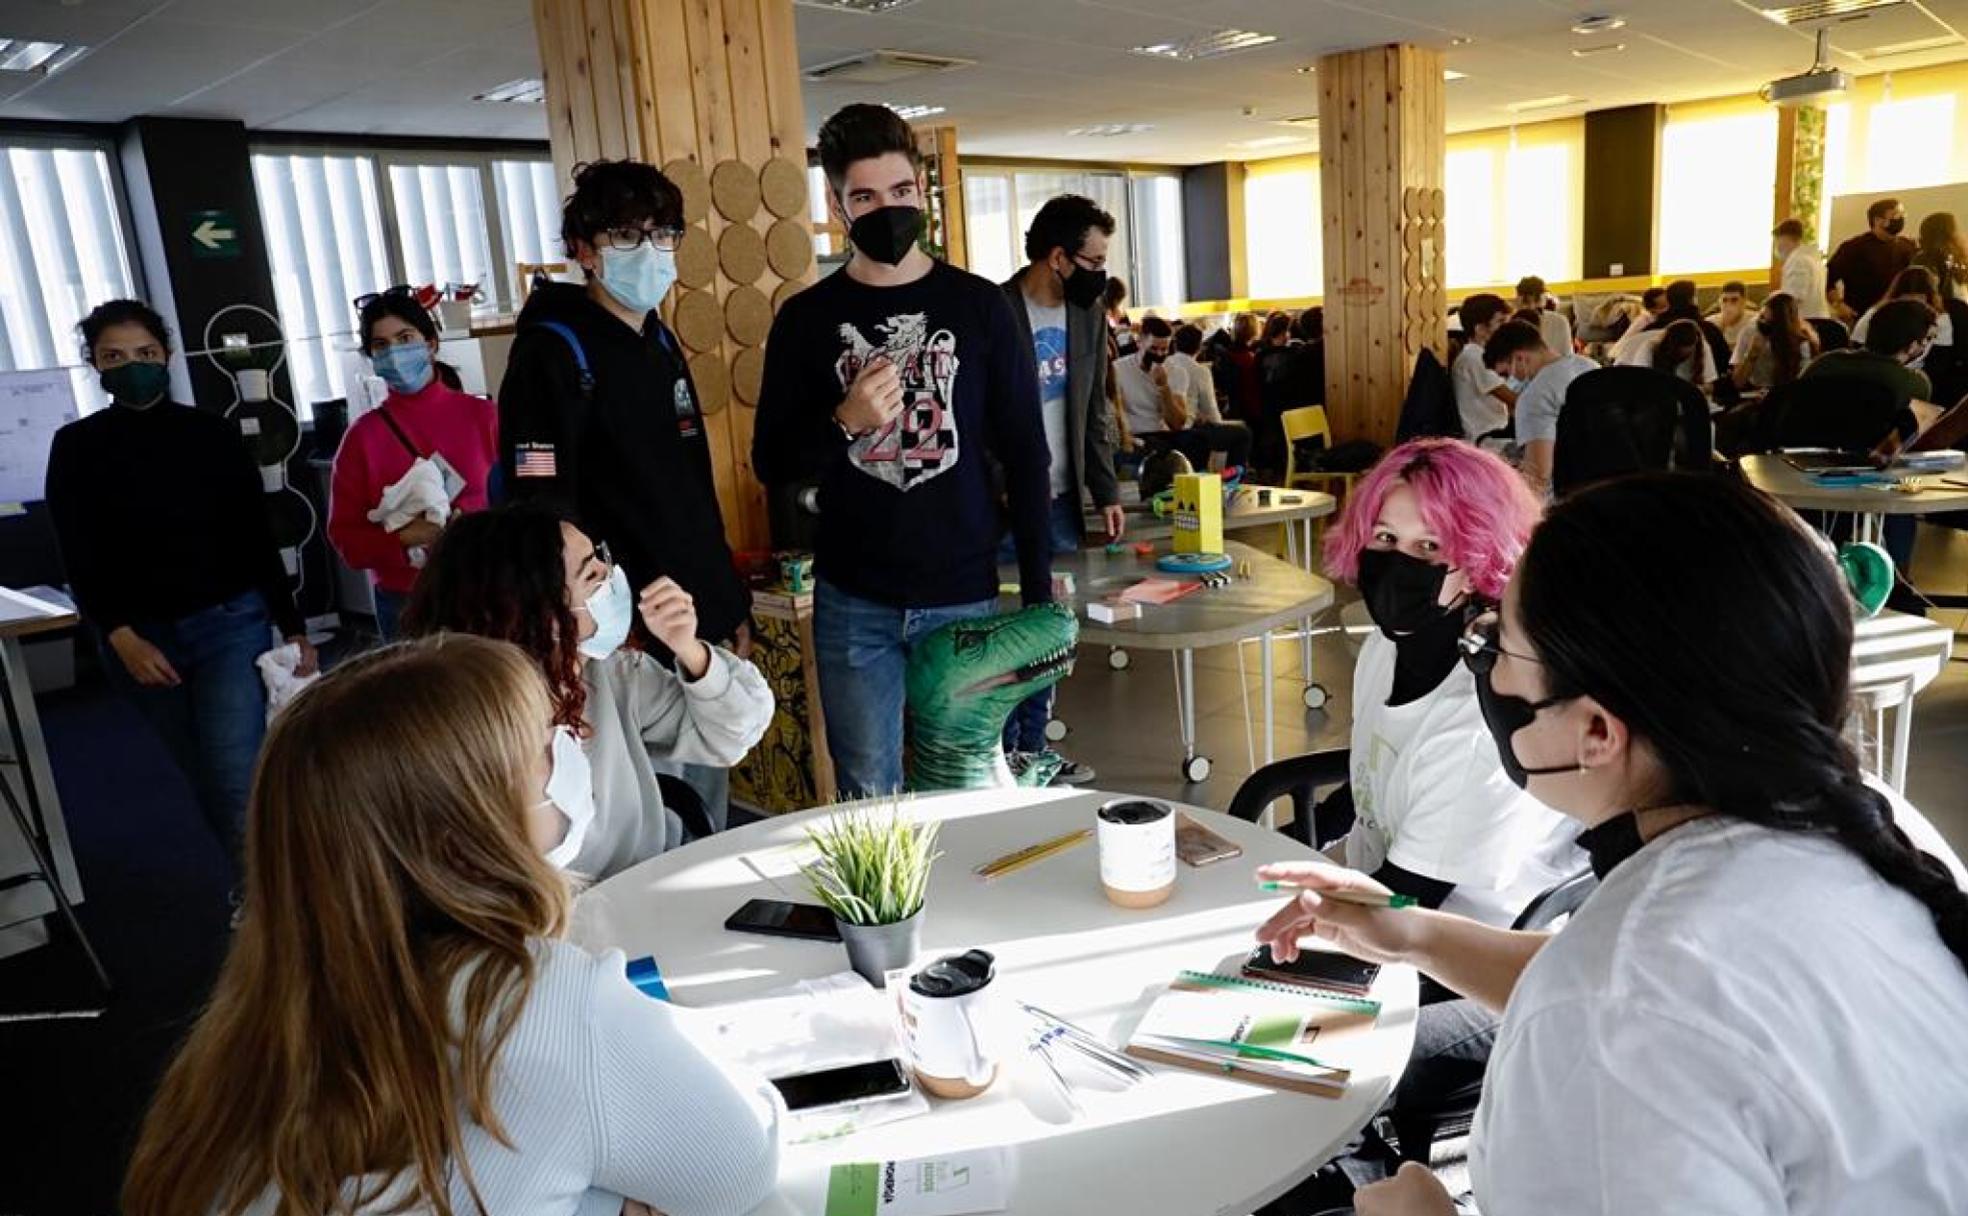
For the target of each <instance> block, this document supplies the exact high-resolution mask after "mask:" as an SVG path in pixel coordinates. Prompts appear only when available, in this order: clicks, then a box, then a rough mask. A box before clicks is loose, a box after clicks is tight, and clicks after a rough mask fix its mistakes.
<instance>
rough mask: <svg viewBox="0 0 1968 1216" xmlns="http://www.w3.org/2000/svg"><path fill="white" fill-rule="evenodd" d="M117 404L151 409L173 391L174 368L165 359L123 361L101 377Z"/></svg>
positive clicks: (106, 391) (105, 390)
mask: <svg viewBox="0 0 1968 1216" xmlns="http://www.w3.org/2000/svg"><path fill="white" fill-rule="evenodd" d="M98 379H99V380H100V381H101V383H102V387H103V392H105V393H108V394H109V395H110V396H111V397H113V398H115V400H116V404H118V405H121V406H127V407H128V408H130V409H133V410H147V409H149V408H150V407H151V406H153V405H156V404H157V403H158V402H159V401H162V400H163V399H164V394H165V393H168V392H170V391H171V369H170V368H169V367H168V366H166V365H165V364H162V363H119V364H117V365H116V366H115V367H111V368H106V369H104V370H103V372H102V374H101V375H100V376H99V377H98Z"/></svg>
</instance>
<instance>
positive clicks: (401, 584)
mask: <svg viewBox="0 0 1968 1216" xmlns="http://www.w3.org/2000/svg"><path fill="white" fill-rule="evenodd" d="M361 305H362V316H361V322H360V324H359V326H358V330H357V332H359V333H360V334H361V335H362V349H363V353H365V354H367V355H368V356H369V361H370V364H371V365H372V366H374V368H375V369H376V374H377V375H378V376H381V377H382V378H383V381H384V382H385V383H386V384H388V385H389V397H388V399H387V400H385V401H384V402H383V403H382V405H380V406H378V407H377V408H375V409H373V410H371V411H370V412H369V413H367V414H364V415H363V416H362V417H360V418H358V419H356V420H355V422H354V424H353V425H351V426H350V427H349V429H348V434H346V435H344V436H343V437H342V446H341V450H340V451H338V452H336V453H335V475H334V480H333V483H332V486H331V489H330V494H329V507H328V539H329V540H330V541H331V542H332V543H333V544H334V546H335V551H336V552H337V553H339V554H341V555H342V560H343V561H344V562H347V563H348V565H349V566H350V568H351V569H355V570H366V571H368V572H369V577H370V581H371V582H372V583H373V584H374V588H375V596H376V629H377V631H378V632H379V633H381V634H382V636H383V638H384V640H388V639H389V638H391V637H393V636H395V634H396V619H397V615H398V614H399V613H400V612H401V611H402V609H403V604H404V602H405V601H406V600H407V599H408V598H409V595H410V589H411V588H412V587H413V586H415V585H416V582H417V572H418V571H419V570H420V569H422V567H423V559H424V553H425V550H426V549H428V548H429V546H430V545H431V543H432V542H433V541H435V540H436V539H437V536H438V533H439V532H440V531H442V529H443V526H442V525H441V524H437V523H433V522H431V521H430V520H429V519H428V518H427V517H425V516H422V515H419V516H417V517H416V518H414V519H411V520H409V521H408V522H404V521H400V520H399V521H391V520H387V519H386V520H384V521H383V522H381V523H379V522H375V521H372V520H371V519H370V518H369V513H370V512H371V511H373V510H375V509H376V508H377V505H378V504H379V503H380V502H381V501H382V497H383V492H384V491H385V490H387V489H388V488H389V487H390V486H392V485H394V484H396V483H397V482H398V481H400V480H402V478H403V476H404V475H405V474H407V473H408V472H409V471H410V467H411V466H412V465H413V464H415V463H416V462H417V460H418V459H420V458H422V459H427V460H429V461H430V462H431V463H432V464H433V465H435V466H436V467H437V471H438V472H439V473H440V474H441V475H442V477H443V481H444V484H445V488H446V489H447V490H448V491H449V492H450V493H449V496H450V506H451V511H452V513H454V514H455V513H458V512H466V511H482V510H484V509H485V507H486V505H487V486H486V483H487V479H488V478H489V477H490V476H491V475H492V470H493V469H494V468H495V467H496V466H497V463H498V456H499V412H498V409H497V408H496V407H495V406H494V405H493V404H492V402H490V401H488V400H486V399H485V398H483V397H474V396H471V395H469V394H467V393H462V392H459V391H458V390H457V389H455V388H452V387H450V386H449V385H447V384H445V383H444V381H443V379H442V378H441V377H440V376H439V374H438V372H439V368H440V364H439V363H438V362H437V326H436V325H435V324H433V323H432V321H431V318H430V314H429V313H428V312H426V311H424V308H423V306H422V305H420V304H418V303H417V301H416V300H414V299H412V298H411V297H410V295H409V294H408V293H407V292H404V291H401V290H398V289H392V290H390V291H387V292H384V293H382V294H381V295H375V296H368V297H365V298H364V299H363V300H362V301H361ZM390 522H395V523H396V524H397V526H396V527H395V528H394V529H390V528H385V527H384V523H390Z"/></svg>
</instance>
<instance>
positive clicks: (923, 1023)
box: [901, 950, 1000, 1098]
mask: <svg viewBox="0 0 1968 1216" xmlns="http://www.w3.org/2000/svg"><path fill="white" fill-rule="evenodd" d="M995 974H996V960H995V959H993V958H992V957H991V952H990V951H988V950H969V951H966V952H964V953H963V954H955V955H950V956H948V957H946V958H939V959H937V960H936V961H935V962H933V963H931V964H929V965H928V966H927V967H924V968H923V969H922V970H921V971H918V972H916V973H915V974H914V975H912V976H910V977H909V982H908V983H907V984H906V985H903V986H902V989H901V1007H902V1031H903V1036H904V1038H905V1040H906V1042H907V1044H908V1049H909V1058H910V1061H911V1063H912V1064H913V1065H914V1067H915V1072H916V1080H918V1081H919V1082H921V1084H922V1087H923V1088H924V1089H926V1090H928V1091H929V1092H930V1093H932V1094H935V1095H936V1096H937V1097H939V1098H970V1097H975V1096H976V1095H977V1094H980V1093H983V1092H984V1091H985V1090H986V1089H989V1088H990V1086H991V1082H992V1081H994V1080H996V1079H997V1075H998V1057H999V1054H1000V1051H999V1019H998V1014H997V992H996V990H995V989H993V988H992V986H991V980H992V978H993V976H994V975H995Z"/></svg>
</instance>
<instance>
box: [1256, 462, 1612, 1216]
mask: <svg viewBox="0 0 1968 1216" xmlns="http://www.w3.org/2000/svg"><path fill="white" fill-rule="evenodd" d="M1540 510H1541V508H1540V507H1539V505H1538V503H1537V500H1536V499H1534V498H1532V497H1531V492H1530V490H1529V489H1528V488H1527V487H1526V486H1525V484H1524V479H1523V477H1521V476H1520V475H1519V474H1518V473H1517V471H1516V470H1515V469H1512V468H1511V467H1510V466H1509V465H1507V464H1505V463H1504V462H1503V461H1502V460H1501V459H1499V458H1498V457H1496V456H1494V455H1492V454H1491V453H1489V452H1486V451H1483V450H1482V449H1480V448H1476V447H1473V446H1471V445H1470V444H1467V443H1463V442H1462V441H1460V440H1454V439H1417V440H1414V441H1412V442H1409V443H1404V444H1402V445H1401V446H1400V447H1397V448H1395V449H1394V450H1393V451H1391V452H1389V453H1388V454H1387V455H1386V457H1384V458H1383V459H1382V460H1381V462H1380V463H1379V464H1377V465H1375V466H1374V468H1373V469H1372V470H1371V471H1370V472H1369V473H1368V474H1367V475H1366V476H1365V477H1363V478H1361V480H1360V483H1359V485H1358V486H1357V487H1356V488H1355V489H1354V491H1353V492H1352V494H1351V495H1349V496H1348V498H1347V502H1346V511H1345V514H1344V515H1342V516H1341V518H1340V521H1339V523H1338V525H1337V526H1336V527H1334V528H1333V529H1332V531H1331V532H1330V533H1328V534H1327V537H1326V554H1325V556H1326V572H1327V573H1328V574H1329V575H1330V576H1331V577H1333V578H1335V579H1338V580H1339V581H1341V582H1347V583H1352V584H1354V585H1356V586H1358V587H1359V589H1360V596H1361V598H1362V599H1363V600H1365V601H1366V605H1367V612H1368V613H1369V614H1370V615H1371V616H1372V617H1373V622H1374V625H1375V627H1376V628H1375V630H1374V632H1373V633H1371V634H1369V635H1368V636H1367V638H1366V640H1365V642H1364V643H1363V644H1362V645H1361V647H1360V658H1359V661H1358V662H1357V663H1356V664H1355V666H1354V669H1353V732H1352V751H1351V772H1350V780H1349V783H1348V785H1347V786H1346V787H1344V788H1343V789H1342V790H1341V791H1340V792H1339V793H1338V794H1335V795H1333V796H1332V797H1330V798H1328V799H1327V800H1326V801H1325V802H1324V803H1322V804H1321V805H1320V807H1319V809H1318V812H1317V816H1316V820H1315V822H1314V825H1313V826H1314V830H1315V832H1316V836H1317V839H1318V841H1319V843H1320V845H1321V846H1322V847H1325V849H1326V852H1327V853H1328V855H1330V856H1331V857H1332V858H1333V860H1335V861H1337V862H1340V863H1342V864H1344V865H1346V866H1348V867H1350V868H1352V869H1355V870H1358V871H1361V872H1362V873H1366V874H1371V875H1373V876H1374V878H1376V879H1378V880H1379V881H1380V882H1381V883H1383V884H1385V885H1386V886H1387V887H1388V888H1389V889H1390V890H1393V891H1396V892H1399V893H1401V894H1403V895H1408V896H1412V897H1413V898H1414V899H1415V900H1416V902H1418V903H1419V904H1421V905H1422V906H1424V907H1429V908H1449V909H1452V910H1454V911H1457V912H1461V913H1463V914H1464V915H1466V916H1470V917H1473V918H1475V919H1478V920H1482V921H1486V922H1489V923H1491V924H1495V925H1501V926H1505V927H1507V926H1509V925H1510V923H1511V922H1512V921H1513V920H1514V919H1515V918H1516V916H1517V914H1518V913H1519V912H1520V911H1522V910H1523V908H1524V906H1525V905H1526V904H1528V903H1529V902H1530V901H1531V900H1532V899H1533V898H1535V897H1536V895H1537V894H1538V893H1539V892H1540V891H1542V890H1544V889H1545V888H1547V887H1550V886H1552V885H1554V884H1556V883H1557V882H1559V881H1560V880H1562V879H1564V878H1566V877H1569V876H1570V875H1571V874H1573V873H1576V872H1577V871H1579V870H1582V869H1584V868H1585V865H1586V859H1585V855H1584V854H1583V853H1582V852H1580V851H1579V849H1578V847H1577V846H1576V845H1575V844H1574V843H1573V839H1574V837H1575V836H1576V835H1577V831H1578V825H1577V823H1576V821H1573V820H1570V819H1567V818H1565V817H1564V816H1562V815H1559V814H1558V813H1557V812H1555V811H1552V810H1550V809H1549V808H1547V807H1545V806H1544V805H1543V804H1542V803H1540V802H1538V801H1537V800H1536V799H1534V798H1532V797H1531V796H1530V795H1529V794H1526V793H1525V792H1524V791H1523V790H1522V789H1521V788H1519V787H1518V786H1517V784H1516V783H1515V782H1513V781H1512V780H1511V779H1510V777H1509V775H1508V774H1507V773H1505V771H1504V768H1503V762H1502V760H1501V758H1500V757H1499V754H1498V752H1497V746H1496V742H1495V740H1494V739H1493V738H1492V737H1491V735H1490V732H1489V729H1488V728H1487V727H1486V726H1485V725H1484V724H1483V714H1482V710H1481V708H1480V707H1479V706H1478V704H1477V701H1476V681H1475V677H1474V676H1472V675H1471V674H1470V671H1469V668H1468V667H1466V666H1465V665H1464V664H1463V663H1462V662H1461V661H1460V658H1461V652H1460V649H1459V645H1458V643H1459V642H1460V640H1461V636H1462V630H1463V618H1464V610H1465V609H1466V608H1467V607H1468V606H1469V605H1471V604H1472V603H1483V604H1488V603H1495V602H1496V601H1497V600H1498V599H1499V598H1501V596H1502V594H1503V588H1504V584H1505V583H1507V582H1509V581H1510V574H1511V571H1512V570H1514V569H1515V568H1516V565H1517V559H1518V557H1519V556H1521V555H1522V554H1523V552H1524V547H1525V545H1526V544H1527V543H1528V541H1529V540H1530V535H1531V529H1532V528H1533V527H1535V526H1536V524H1537V521H1538V516H1539V513H1540ZM1422 1000H1423V1002H1424V1004H1423V1008H1422V1010H1421V1016H1420V1018H1419V1019H1418V1021H1417V1023H1416V1027H1415V1045H1414V1050H1413V1053H1412V1055H1411V1056H1410V1058H1409V1061H1408V1067H1407V1070H1406V1071H1405V1072H1404V1073H1403V1075H1402V1078H1401V1083H1400V1085H1399V1086H1397V1087H1396V1088H1395V1090H1394V1093H1393V1096H1392V1098H1391V1099H1390V1102H1389V1107H1388V1111H1387V1113H1388V1114H1389V1115H1390V1116H1391V1117H1392V1121H1393V1123H1394V1125H1395V1126H1396V1127H1397V1128H1398V1127H1402V1126H1403V1124H1404V1123H1406V1124H1407V1125H1409V1126H1415V1125H1416V1124H1417V1122H1419V1121H1432V1120H1431V1119H1430V1116H1431V1115H1432V1114H1433V1113H1434V1112H1436V1111H1438V1110H1440V1109H1441V1108H1442V1107H1443V1106H1444V1105H1445V1103H1447V1102H1449V1101H1450V1098H1451V1096H1452V1095H1455V1094H1457V1093H1458V1092H1461V1091H1464V1090H1466V1089H1467V1087H1468V1086H1470V1085H1471V1084H1473V1083H1474V1082H1477V1081H1480V1080H1481V1078H1482V1075H1483V1070H1484V1067H1485V1065H1486V1064H1487V1062H1488V1060H1489V1054H1490V1047H1491V1045H1492V1043H1494V1041H1495V1039H1496V1027H1497V1019H1496V1018H1495V1016H1494V1015H1492V1014H1491V1013H1489V1012H1488V1011H1487V1010H1485V1009H1484V1008H1483V1007H1481V1006H1479V1005H1477V1004H1475V1003H1474V1002H1472V1001H1467V1000H1462V999H1460V998H1458V997H1457V996H1456V994H1454V993H1452V992H1450V991H1449V990H1448V989H1445V988H1441V987H1439V986H1437V985H1434V984H1432V983H1425V984H1424V986H1423V994H1422ZM1372 1126H1373V1125H1371V1124H1370V1125H1369V1129H1368V1131H1367V1132H1365V1133H1363V1135H1362V1137H1361V1138H1360V1139H1359V1140H1357V1141H1355V1143H1354V1144H1353V1145H1352V1146H1351V1147H1350V1148H1349V1150H1348V1151H1347V1152H1346V1153H1343V1154H1342V1155H1341V1156H1340V1157H1338V1158H1337V1159H1335V1160H1334V1161H1332V1162H1331V1163H1329V1164H1328V1165H1326V1166H1324V1167H1323V1168H1321V1169H1320V1170H1319V1171H1318V1172H1317V1173H1315V1174H1314V1175H1312V1176H1311V1177H1310V1178H1308V1179H1306V1180H1305V1182H1304V1183H1302V1184H1300V1186H1299V1187H1298V1188H1297V1189H1295V1190H1294V1191H1293V1192H1292V1193H1291V1194H1289V1195H1287V1196H1286V1197H1285V1198H1284V1199H1283V1200H1281V1201H1280V1202H1279V1205H1278V1206H1277V1207H1275V1208H1271V1209H1266V1211H1267V1212H1271V1211H1278V1212H1316V1211H1322V1210H1324V1209H1326V1208H1329V1207H1345V1206H1346V1205H1347V1204H1348V1203H1349V1202H1350V1201H1351V1196H1352V1192H1353V1189H1354V1187H1355V1186H1359V1185H1365V1184H1366V1183H1368V1182H1371V1181H1374V1180H1376V1179H1379V1178H1381V1177H1384V1176H1386V1175H1387V1174H1389V1173H1391V1172H1392V1171H1393V1168H1394V1167H1395V1166H1397V1165H1398V1164H1399V1160H1400V1159H1399V1157H1398V1156H1397V1155H1396V1154H1395V1153H1394V1151H1393V1150H1392V1149H1391V1148H1389V1147H1388V1145H1387V1144H1386V1143H1385V1142H1384V1141H1381V1140H1380V1139H1379V1137H1378V1136H1377V1135H1376V1134H1374V1133H1373V1132H1372V1130H1371V1128H1372ZM1403 1147H1407V1146H1405V1145H1404V1146H1403ZM1419 1147H1420V1148H1421V1151H1422V1153H1423V1157H1422V1159H1423V1160H1425V1159H1426V1145H1422V1146H1419Z"/></svg>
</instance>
